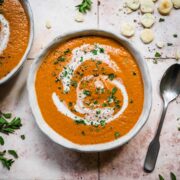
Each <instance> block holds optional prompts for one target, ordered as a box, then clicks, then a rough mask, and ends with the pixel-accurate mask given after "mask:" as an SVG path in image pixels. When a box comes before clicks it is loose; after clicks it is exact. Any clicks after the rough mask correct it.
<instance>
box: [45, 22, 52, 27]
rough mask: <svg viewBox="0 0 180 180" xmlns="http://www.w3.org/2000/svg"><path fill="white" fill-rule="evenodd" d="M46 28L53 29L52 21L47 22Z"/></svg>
mask: <svg viewBox="0 0 180 180" xmlns="http://www.w3.org/2000/svg"><path fill="white" fill-rule="evenodd" d="M46 28H47V29H51V28H52V26H51V23H50V21H46Z"/></svg>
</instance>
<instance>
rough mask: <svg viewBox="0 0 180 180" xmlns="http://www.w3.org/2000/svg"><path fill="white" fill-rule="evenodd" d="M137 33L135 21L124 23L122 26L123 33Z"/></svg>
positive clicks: (128, 34)
mask: <svg viewBox="0 0 180 180" xmlns="http://www.w3.org/2000/svg"><path fill="white" fill-rule="evenodd" d="M134 33H135V27H134V24H133V23H124V24H122V26H121V34H122V35H124V36H126V37H131V36H133V35H134Z"/></svg>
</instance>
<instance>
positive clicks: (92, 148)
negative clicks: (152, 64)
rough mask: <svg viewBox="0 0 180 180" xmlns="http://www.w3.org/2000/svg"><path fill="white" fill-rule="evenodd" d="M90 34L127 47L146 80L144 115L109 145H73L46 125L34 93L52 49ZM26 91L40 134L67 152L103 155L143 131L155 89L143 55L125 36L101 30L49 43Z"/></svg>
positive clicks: (35, 66) (71, 34)
mask: <svg viewBox="0 0 180 180" xmlns="http://www.w3.org/2000/svg"><path fill="white" fill-rule="evenodd" d="M91 35H95V36H103V37H109V38H112V39H114V40H116V41H118V42H119V43H120V44H121V45H123V46H124V47H125V48H127V50H128V51H129V52H130V53H131V54H132V55H133V56H134V58H135V60H136V63H137V64H138V67H139V69H140V72H141V74H142V79H143V84H144V104H143V110H142V113H141V115H140V117H139V119H138V121H137V122H136V124H135V125H134V127H133V128H132V129H131V130H130V131H129V132H128V133H127V134H126V135H124V136H122V137H121V138H118V139H117V140H114V141H110V142H106V143H100V144H92V145H91V144H90V145H80V144H76V143H73V142H72V141H70V140H68V139H66V138H64V137H63V136H61V135H60V134H58V133H57V132H55V131H54V130H53V129H52V128H51V127H50V126H49V125H48V124H47V123H46V121H45V120H44V118H43V117H42V114H41V111H40V108H39V106H38V101H37V97H36V91H35V78H36V72H37V70H38V68H39V66H40V64H41V63H42V61H43V57H44V56H45V55H46V54H47V53H48V52H49V51H50V50H51V49H52V48H53V47H55V46H56V45H57V44H59V43H62V42H65V41H67V40H68V39H72V38H77V37H82V36H91ZM27 89H28V95H29V102H30V106H31V109H32V112H33V114H34V117H35V120H36V123H37V124H38V126H39V128H40V129H41V131H42V132H43V133H44V134H46V135H47V136H48V137H49V138H50V139H51V140H53V141H54V142H55V143H57V144H59V145H61V146H63V147H66V148H68V149H71V150H76V151H81V152H102V151H107V150H111V149H114V148H117V147H119V146H122V145H124V144H125V143H127V142H128V141H129V140H131V139H132V138H133V137H134V136H136V134H137V133H138V132H139V131H140V130H141V128H142V127H143V126H144V124H145V123H146V121H147V119H148V117H149V114H150V110H151V104H152V86H151V80H150V75H149V70H148V67H147V64H146V62H145V61H144V59H143V57H142V56H141V54H140V52H139V51H138V50H137V49H136V48H135V47H134V46H133V45H132V43H130V42H129V41H128V40H127V39H126V38H124V37H122V36H121V35H119V34H115V33H112V32H109V31H104V30H99V29H87V30H82V31H73V32H70V33H67V34H63V35H60V36H58V37H57V38H55V39H54V40H53V41H52V42H51V43H49V44H48V45H47V47H46V48H45V49H44V50H42V51H41V52H40V54H39V55H38V56H37V57H36V59H35V61H34V62H33V64H32V65H31V68H30V71H29V75H28V81H27Z"/></svg>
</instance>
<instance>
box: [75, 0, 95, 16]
mask: <svg viewBox="0 0 180 180" xmlns="http://www.w3.org/2000/svg"><path fill="white" fill-rule="evenodd" d="M91 5H92V1H91V0H83V1H82V3H81V4H79V5H77V6H76V7H77V9H78V10H79V12H81V13H84V14H85V13H86V12H87V11H89V10H91Z"/></svg>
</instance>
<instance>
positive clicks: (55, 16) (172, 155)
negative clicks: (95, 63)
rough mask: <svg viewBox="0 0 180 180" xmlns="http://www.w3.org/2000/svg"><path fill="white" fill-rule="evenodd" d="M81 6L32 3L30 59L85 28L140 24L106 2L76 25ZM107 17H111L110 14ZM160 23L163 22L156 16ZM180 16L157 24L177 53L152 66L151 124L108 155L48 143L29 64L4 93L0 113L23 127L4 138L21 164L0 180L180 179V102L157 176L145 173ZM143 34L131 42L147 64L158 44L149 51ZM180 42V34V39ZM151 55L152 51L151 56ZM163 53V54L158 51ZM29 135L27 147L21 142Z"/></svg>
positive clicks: (117, 0) (173, 109)
mask: <svg viewBox="0 0 180 180" xmlns="http://www.w3.org/2000/svg"><path fill="white" fill-rule="evenodd" d="M79 2H80V0H75V1H74V0H68V1H66V2H65V1H63V0H53V3H52V1H50V0H45V1H42V0H30V4H31V6H32V10H33V14H34V20H35V40H34V44H33V48H32V51H31V53H30V55H29V59H32V60H33V59H34V57H35V56H36V55H37V54H38V53H39V51H40V50H41V49H42V48H43V47H44V46H46V45H47V44H48V42H50V41H51V40H52V39H53V38H54V37H56V36H57V35H59V34H63V33H64V32H69V31H72V30H77V29H79V30H81V29H86V28H101V29H111V30H112V31H115V32H116V33H119V31H120V23H121V22H122V21H124V20H125V19H126V20H130V21H131V20H133V19H136V20H139V16H138V14H137V13H133V14H130V15H126V14H124V13H123V12H122V11H119V9H120V8H121V7H122V0H106V1H104V0H101V1H100V2H101V3H100V6H99V7H98V6H97V1H96V0H95V1H93V2H94V5H93V9H92V11H91V12H90V13H88V14H87V16H86V17H85V22H83V23H81V24H79V23H76V22H75V21H74V14H75V11H74V6H75V5H76V4H78V3H79ZM107 12H108V13H107ZM155 16H156V19H158V18H159V15H158V13H157V12H155ZM179 16H180V10H178V11H173V12H172V14H171V16H168V17H166V18H165V19H166V21H165V22H164V23H163V24H161V25H160V24H158V23H157V24H155V26H154V27H153V29H154V30H155V31H156V39H160V40H161V39H163V40H165V41H167V42H173V44H174V45H173V46H172V47H165V48H163V49H162V50H160V51H161V52H162V53H163V57H166V56H168V57H170V58H169V59H168V60H162V61H160V62H159V63H158V64H153V63H152V60H151V59H149V60H147V63H148V67H149V70H150V75H151V79H152V84H153V106H152V111H151V114H150V117H149V120H148V122H147V123H146V125H145V126H144V128H143V129H142V130H141V132H140V133H139V134H138V135H137V136H136V137H135V138H134V139H132V140H131V141H130V142H129V143H128V144H127V145H125V146H123V147H121V148H118V149H116V150H112V151H109V152H103V153H99V154H98V153H95V154H84V153H78V152H73V151H70V150H67V149H65V148H62V147H60V146H58V145H56V144H55V143H53V142H52V141H51V140H49V138H48V137H46V136H45V135H44V134H43V133H42V132H41V131H40V130H39V129H38V127H37V125H36V123H35V119H34V117H33V115H32V112H31V109H30V107H29V102H28V97H27V96H28V94H27V90H26V80H27V75H28V70H29V68H30V65H31V63H32V61H31V60H28V61H26V63H25V65H24V67H23V69H22V70H21V71H20V72H19V74H17V75H16V77H14V78H13V79H12V80H11V81H9V82H8V83H7V84H5V85H3V86H1V87H0V108H1V109H2V110H3V111H10V112H12V113H13V114H14V115H16V116H20V117H22V121H23V127H22V128H21V130H19V131H17V133H15V134H14V135H11V136H10V137H7V136H4V137H5V142H6V143H5V145H4V147H1V146H0V151H1V150H2V149H3V148H4V149H5V148H6V149H16V150H17V152H18V153H19V159H18V160H17V161H16V162H15V164H14V165H13V167H12V169H11V171H7V170H6V169H4V168H2V167H1V166H0V180H3V179H5V180H6V179H8V180H14V179H15V180H16V179H17V180H19V179H22V180H24V179H27V180H35V179H38V180H41V179H42V180H46V179H47V180H54V179H55V180H61V179H62V180H63V179H65V180H66V179H67V180H71V179H72V180H76V179H84V180H87V179H92V180H96V179H102V180H119V179H122V180H144V179H145V180H156V179H157V180H158V174H162V175H163V176H164V177H165V179H166V180H168V179H170V177H169V173H170V172H171V171H172V172H174V173H175V174H176V176H177V179H178V178H180V133H179V131H178V130H177V127H178V121H177V118H178V117H180V110H179V109H180V99H178V100H177V101H174V102H173V103H171V105H170V106H169V109H168V112H167V115H166V119H165V123H164V126H163V130H162V133H161V138H160V141H161V149H160V153H159V157H158V161H157V165H156V169H155V170H154V172H152V173H150V174H147V173H145V172H144V171H143V162H144V158H145V154H146V150H147V147H148V144H149V142H150V141H151V139H152V137H153V134H154V132H155V129H156V127H157V124H158V120H159V118H160V114H161V107H162V101H161V98H160V96H159V89H158V87H159V82H160V79H161V77H162V75H163V73H164V71H165V70H166V69H167V68H168V67H169V66H170V65H171V64H173V63H175V60H173V59H172V58H173V57H174V49H175V48H179V47H180V38H177V39H173V38H172V34H174V33H177V34H178V32H180V18H178V17H179ZM47 20H48V21H50V22H51V25H52V28H51V29H49V30H48V29H46V28H45V23H46V21H47ZM141 29H142V27H141V26H140V25H137V34H136V36H135V37H133V38H132V39H131V40H130V41H132V43H134V44H136V46H137V48H139V49H141V51H142V54H143V55H144V57H145V58H152V57H154V52H155V51H156V50H157V48H156V47H155V42H153V43H152V44H150V45H147V46H146V45H144V44H142V43H141V41H140V40H139V38H138V34H139V31H140V30H141ZM179 36H180V34H179ZM148 49H150V51H149V50H148ZM158 51H159V50H158ZM21 134H25V135H26V139H25V140H24V141H22V140H21V138H20V137H19V136H20V135H21Z"/></svg>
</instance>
